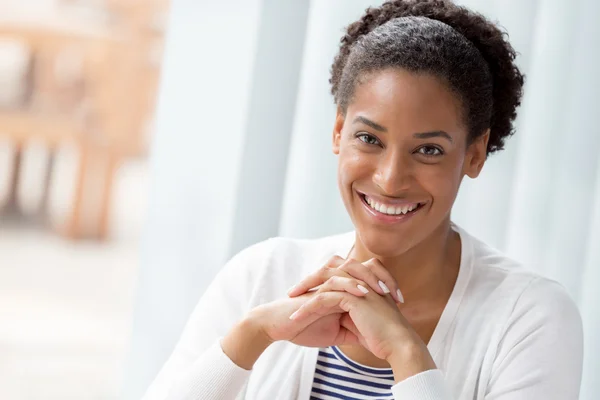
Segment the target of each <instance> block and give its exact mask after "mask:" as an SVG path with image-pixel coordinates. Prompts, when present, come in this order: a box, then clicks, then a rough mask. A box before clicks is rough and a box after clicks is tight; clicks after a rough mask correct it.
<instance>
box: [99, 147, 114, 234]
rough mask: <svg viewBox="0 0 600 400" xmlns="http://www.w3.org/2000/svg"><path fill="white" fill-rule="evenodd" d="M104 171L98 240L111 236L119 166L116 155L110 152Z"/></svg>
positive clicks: (107, 155)
mask: <svg viewBox="0 0 600 400" xmlns="http://www.w3.org/2000/svg"><path fill="white" fill-rule="evenodd" d="M106 158H107V160H105V166H106V168H105V170H104V187H103V190H102V194H101V196H102V197H101V199H102V200H101V203H100V210H99V211H100V214H99V218H98V231H97V234H98V238H99V239H101V240H105V239H106V238H108V235H109V220H110V211H111V208H112V207H111V205H112V194H113V187H114V181H115V175H116V173H117V169H118V166H119V160H118V157H117V155H116V154H114V153H113V152H108V153H107V154H106Z"/></svg>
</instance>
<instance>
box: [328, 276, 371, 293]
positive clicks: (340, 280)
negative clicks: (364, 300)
mask: <svg viewBox="0 0 600 400" xmlns="http://www.w3.org/2000/svg"><path fill="white" fill-rule="evenodd" d="M367 286H368V285H367V284H366V283H365V282H363V281H360V280H358V279H355V278H353V277H351V276H338V275H333V276H332V277H330V278H329V279H327V281H326V282H325V283H324V284H322V285H321V286H320V287H319V290H318V291H317V292H318V293H321V292H329V291H334V292H348V293H350V294H353V295H355V296H358V297H363V296H365V295H366V294H367V293H369V289H367Z"/></svg>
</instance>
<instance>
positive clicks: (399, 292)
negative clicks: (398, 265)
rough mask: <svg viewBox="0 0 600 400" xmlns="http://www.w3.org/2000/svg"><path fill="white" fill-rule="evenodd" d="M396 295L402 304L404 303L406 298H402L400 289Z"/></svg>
mask: <svg viewBox="0 0 600 400" xmlns="http://www.w3.org/2000/svg"><path fill="white" fill-rule="evenodd" d="M396 294H397V295H398V300H400V303H404V296H402V292H401V291H400V289H398V290H396Z"/></svg>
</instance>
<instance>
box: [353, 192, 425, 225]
mask: <svg viewBox="0 0 600 400" xmlns="http://www.w3.org/2000/svg"><path fill="white" fill-rule="evenodd" d="M356 195H357V196H358V198H359V199H360V202H361V204H362V205H363V209H364V210H365V213H366V214H367V215H368V216H369V217H371V218H372V220H373V221H374V222H376V223H384V224H396V223H401V222H405V221H407V220H408V219H410V218H411V217H412V216H414V215H415V214H416V213H417V212H419V211H420V210H421V209H422V208H423V206H425V204H426V203H425V202H411V201H407V200H401V199H383V198H381V197H378V196H376V195H369V194H366V193H361V192H358V191H357V192H356Z"/></svg>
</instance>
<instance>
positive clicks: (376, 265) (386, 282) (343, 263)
mask: <svg viewBox="0 0 600 400" xmlns="http://www.w3.org/2000/svg"><path fill="white" fill-rule="evenodd" d="M340 271H343V272H345V273H346V274H345V275H343V276H351V277H354V278H356V279H359V280H361V281H362V282H363V285H364V283H366V285H365V286H367V287H370V288H371V289H373V290H374V291H375V292H377V293H379V294H380V295H382V296H383V295H386V294H388V293H389V294H390V295H391V296H392V297H393V298H394V300H396V301H397V302H399V303H404V298H403V297H402V293H401V292H400V289H399V288H398V283H397V282H396V280H395V279H394V277H393V276H392V274H390V272H389V271H388V270H387V269H386V268H385V267H384V266H383V265H382V264H381V262H379V260H377V259H375V258H372V259H370V260H369V261H367V262H365V263H359V262H358V261H354V260H352V259H348V260H344V259H343V258H342V257H339V256H333V257H331V258H330V259H329V261H328V262H327V263H326V264H325V265H324V266H322V267H321V268H320V269H318V270H317V271H315V272H314V273H312V274H310V275H309V276H307V277H306V278H305V279H303V280H302V281H301V282H300V283H298V284H297V285H295V286H293V287H292V288H291V289H290V290H289V291H288V296H290V297H295V296H298V295H301V294H303V293H306V292H307V291H308V290H310V289H312V288H315V287H317V286H319V285H321V284H323V283H325V282H326V281H327V280H328V279H330V278H332V277H334V276H337V275H340Z"/></svg>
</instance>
